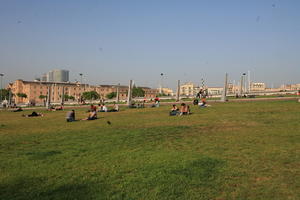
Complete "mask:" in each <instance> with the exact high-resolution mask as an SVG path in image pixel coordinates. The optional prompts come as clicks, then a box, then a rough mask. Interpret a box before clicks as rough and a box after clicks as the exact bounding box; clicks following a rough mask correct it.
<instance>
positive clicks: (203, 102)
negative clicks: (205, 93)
mask: <svg viewBox="0 0 300 200" xmlns="http://www.w3.org/2000/svg"><path fill="white" fill-rule="evenodd" d="M198 105H199V106H200V107H202V108H204V107H207V104H206V98H202V99H201V102H199V104H198Z"/></svg>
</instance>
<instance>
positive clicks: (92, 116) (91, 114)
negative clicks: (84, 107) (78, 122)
mask: <svg viewBox="0 0 300 200" xmlns="http://www.w3.org/2000/svg"><path fill="white" fill-rule="evenodd" d="M95 119H97V112H96V111H92V110H91V111H90V112H89V115H88V117H87V118H84V119H82V120H95Z"/></svg>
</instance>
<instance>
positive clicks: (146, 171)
mask: <svg viewBox="0 0 300 200" xmlns="http://www.w3.org/2000/svg"><path fill="white" fill-rule="evenodd" d="M224 166H225V162H224V161H223V160H218V159H215V158H210V157H203V158H199V159H196V160H190V161H184V162H181V161H178V162H175V163H165V162H162V163H157V164H153V165H149V166H147V167H145V168H141V169H140V170H138V173H136V174H135V175H134V176H129V177H127V178H126V180H125V182H123V184H125V185H124V186H123V187H125V188H127V189H128V191H126V193H123V196H125V197H126V198H125V199H215V198H216V197H217V195H218V194H219V193H220V190H221V189H222V185H223V180H222V176H223V174H222V171H221V170H222V169H223V168H224ZM125 176H126V175H125Z"/></svg>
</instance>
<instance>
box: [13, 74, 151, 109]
mask: <svg viewBox="0 0 300 200" xmlns="http://www.w3.org/2000/svg"><path fill="white" fill-rule="evenodd" d="M8 88H9V89H11V91H12V93H13V94H15V95H14V102H15V103H17V104H19V103H33V104H36V103H38V104H41V103H43V102H44V101H45V99H41V98H40V96H41V95H43V96H47V95H48V89H49V88H50V92H51V94H50V97H51V102H53V103H59V102H61V100H62V96H63V93H64V94H65V95H68V96H73V97H74V98H75V101H79V100H80V98H81V95H82V93H83V92H88V91H96V92H97V93H98V94H99V95H100V97H101V98H102V99H106V96H107V94H109V93H111V92H117V88H119V99H120V100H126V99H127V92H128V86H122V85H99V86H92V85H88V84H80V83H70V82H45V81H23V80H20V79H19V80H16V81H15V82H14V83H10V84H9V85H8ZM142 89H143V90H144V91H145V98H155V96H156V94H157V90H156V89H151V88H148V87H142ZM18 93H24V94H26V95H27V98H22V97H18V96H17V95H16V94H18Z"/></svg>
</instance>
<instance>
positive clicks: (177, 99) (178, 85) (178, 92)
mask: <svg viewBox="0 0 300 200" xmlns="http://www.w3.org/2000/svg"><path fill="white" fill-rule="evenodd" d="M179 97H180V80H178V81H177V93H176V101H179Z"/></svg>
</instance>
